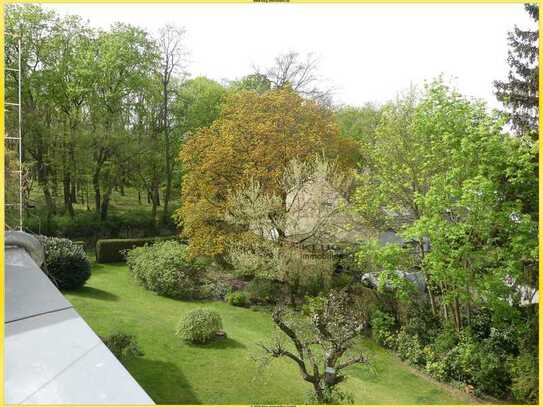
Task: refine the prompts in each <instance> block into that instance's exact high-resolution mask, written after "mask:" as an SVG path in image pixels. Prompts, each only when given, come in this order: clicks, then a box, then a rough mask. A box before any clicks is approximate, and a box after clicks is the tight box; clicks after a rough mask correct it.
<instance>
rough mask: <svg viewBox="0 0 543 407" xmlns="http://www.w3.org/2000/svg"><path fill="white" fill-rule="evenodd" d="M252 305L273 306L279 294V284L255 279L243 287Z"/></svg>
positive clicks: (263, 279)
mask: <svg viewBox="0 0 543 407" xmlns="http://www.w3.org/2000/svg"><path fill="white" fill-rule="evenodd" d="M245 292H246V293H247V295H248V297H249V301H250V302H252V303H253V304H275V302H276V301H277V299H278V298H279V295H280V292H281V284H280V283H279V282H277V281H272V280H269V279H266V278H255V279H254V280H251V281H250V282H249V284H247V286H246V287H245Z"/></svg>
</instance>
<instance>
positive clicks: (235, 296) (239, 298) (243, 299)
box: [225, 291, 249, 307]
mask: <svg viewBox="0 0 543 407" xmlns="http://www.w3.org/2000/svg"><path fill="white" fill-rule="evenodd" d="M225 299H226V302H227V303H228V304H230V305H235V306H236V307H246V306H247V305H249V299H248V298H247V294H245V293H244V292H243V291H234V292H231V293H228V294H227V295H226V298H225Z"/></svg>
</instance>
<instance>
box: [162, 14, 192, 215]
mask: <svg viewBox="0 0 543 407" xmlns="http://www.w3.org/2000/svg"><path fill="white" fill-rule="evenodd" d="M184 36H185V29H184V28H181V27H174V26H172V25H166V26H165V27H163V28H162V29H161V30H160V32H159V38H158V44H159V47H160V53H161V57H162V62H161V66H160V80H161V82H162V103H163V105H162V109H163V111H162V115H163V116H162V126H163V132H164V161H165V162H164V165H165V173H166V189H165V191H164V210H163V221H166V218H167V216H168V215H169V213H168V206H169V203H170V195H171V189H172V178H173V167H174V159H175V154H176V153H175V150H174V149H173V148H172V142H171V135H170V131H171V123H170V121H171V118H170V104H171V100H170V99H171V96H170V94H171V89H170V86H171V81H172V79H173V77H172V75H174V74H183V73H184V72H183V69H184V64H185V63H186V61H185V58H186V54H187V51H186V49H185V44H184V43H183V41H184Z"/></svg>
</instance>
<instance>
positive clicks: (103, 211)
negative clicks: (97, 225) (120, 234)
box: [100, 184, 113, 221]
mask: <svg viewBox="0 0 543 407" xmlns="http://www.w3.org/2000/svg"><path fill="white" fill-rule="evenodd" d="M112 192H113V186H112V185H111V184H110V185H108V187H107V190H106V192H105V193H104V198H103V200H102V206H101V208H100V220H102V221H104V220H106V219H107V214H108V210H109V201H110V198H111V193H112Z"/></svg>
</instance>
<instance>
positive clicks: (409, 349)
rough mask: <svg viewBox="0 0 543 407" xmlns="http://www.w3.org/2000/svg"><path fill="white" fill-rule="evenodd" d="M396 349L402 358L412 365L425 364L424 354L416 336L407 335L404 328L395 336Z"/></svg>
mask: <svg viewBox="0 0 543 407" xmlns="http://www.w3.org/2000/svg"><path fill="white" fill-rule="evenodd" d="M396 349H397V352H398V355H399V356H400V358H401V359H402V360H407V361H408V362H409V363H411V364H412V365H425V364H426V363H425V362H426V361H425V355H424V350H423V347H422V345H421V343H420V339H419V337H418V336H411V335H409V334H408V333H407V332H406V330H405V329H404V328H402V329H400V332H398V335H397V337H396Z"/></svg>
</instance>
